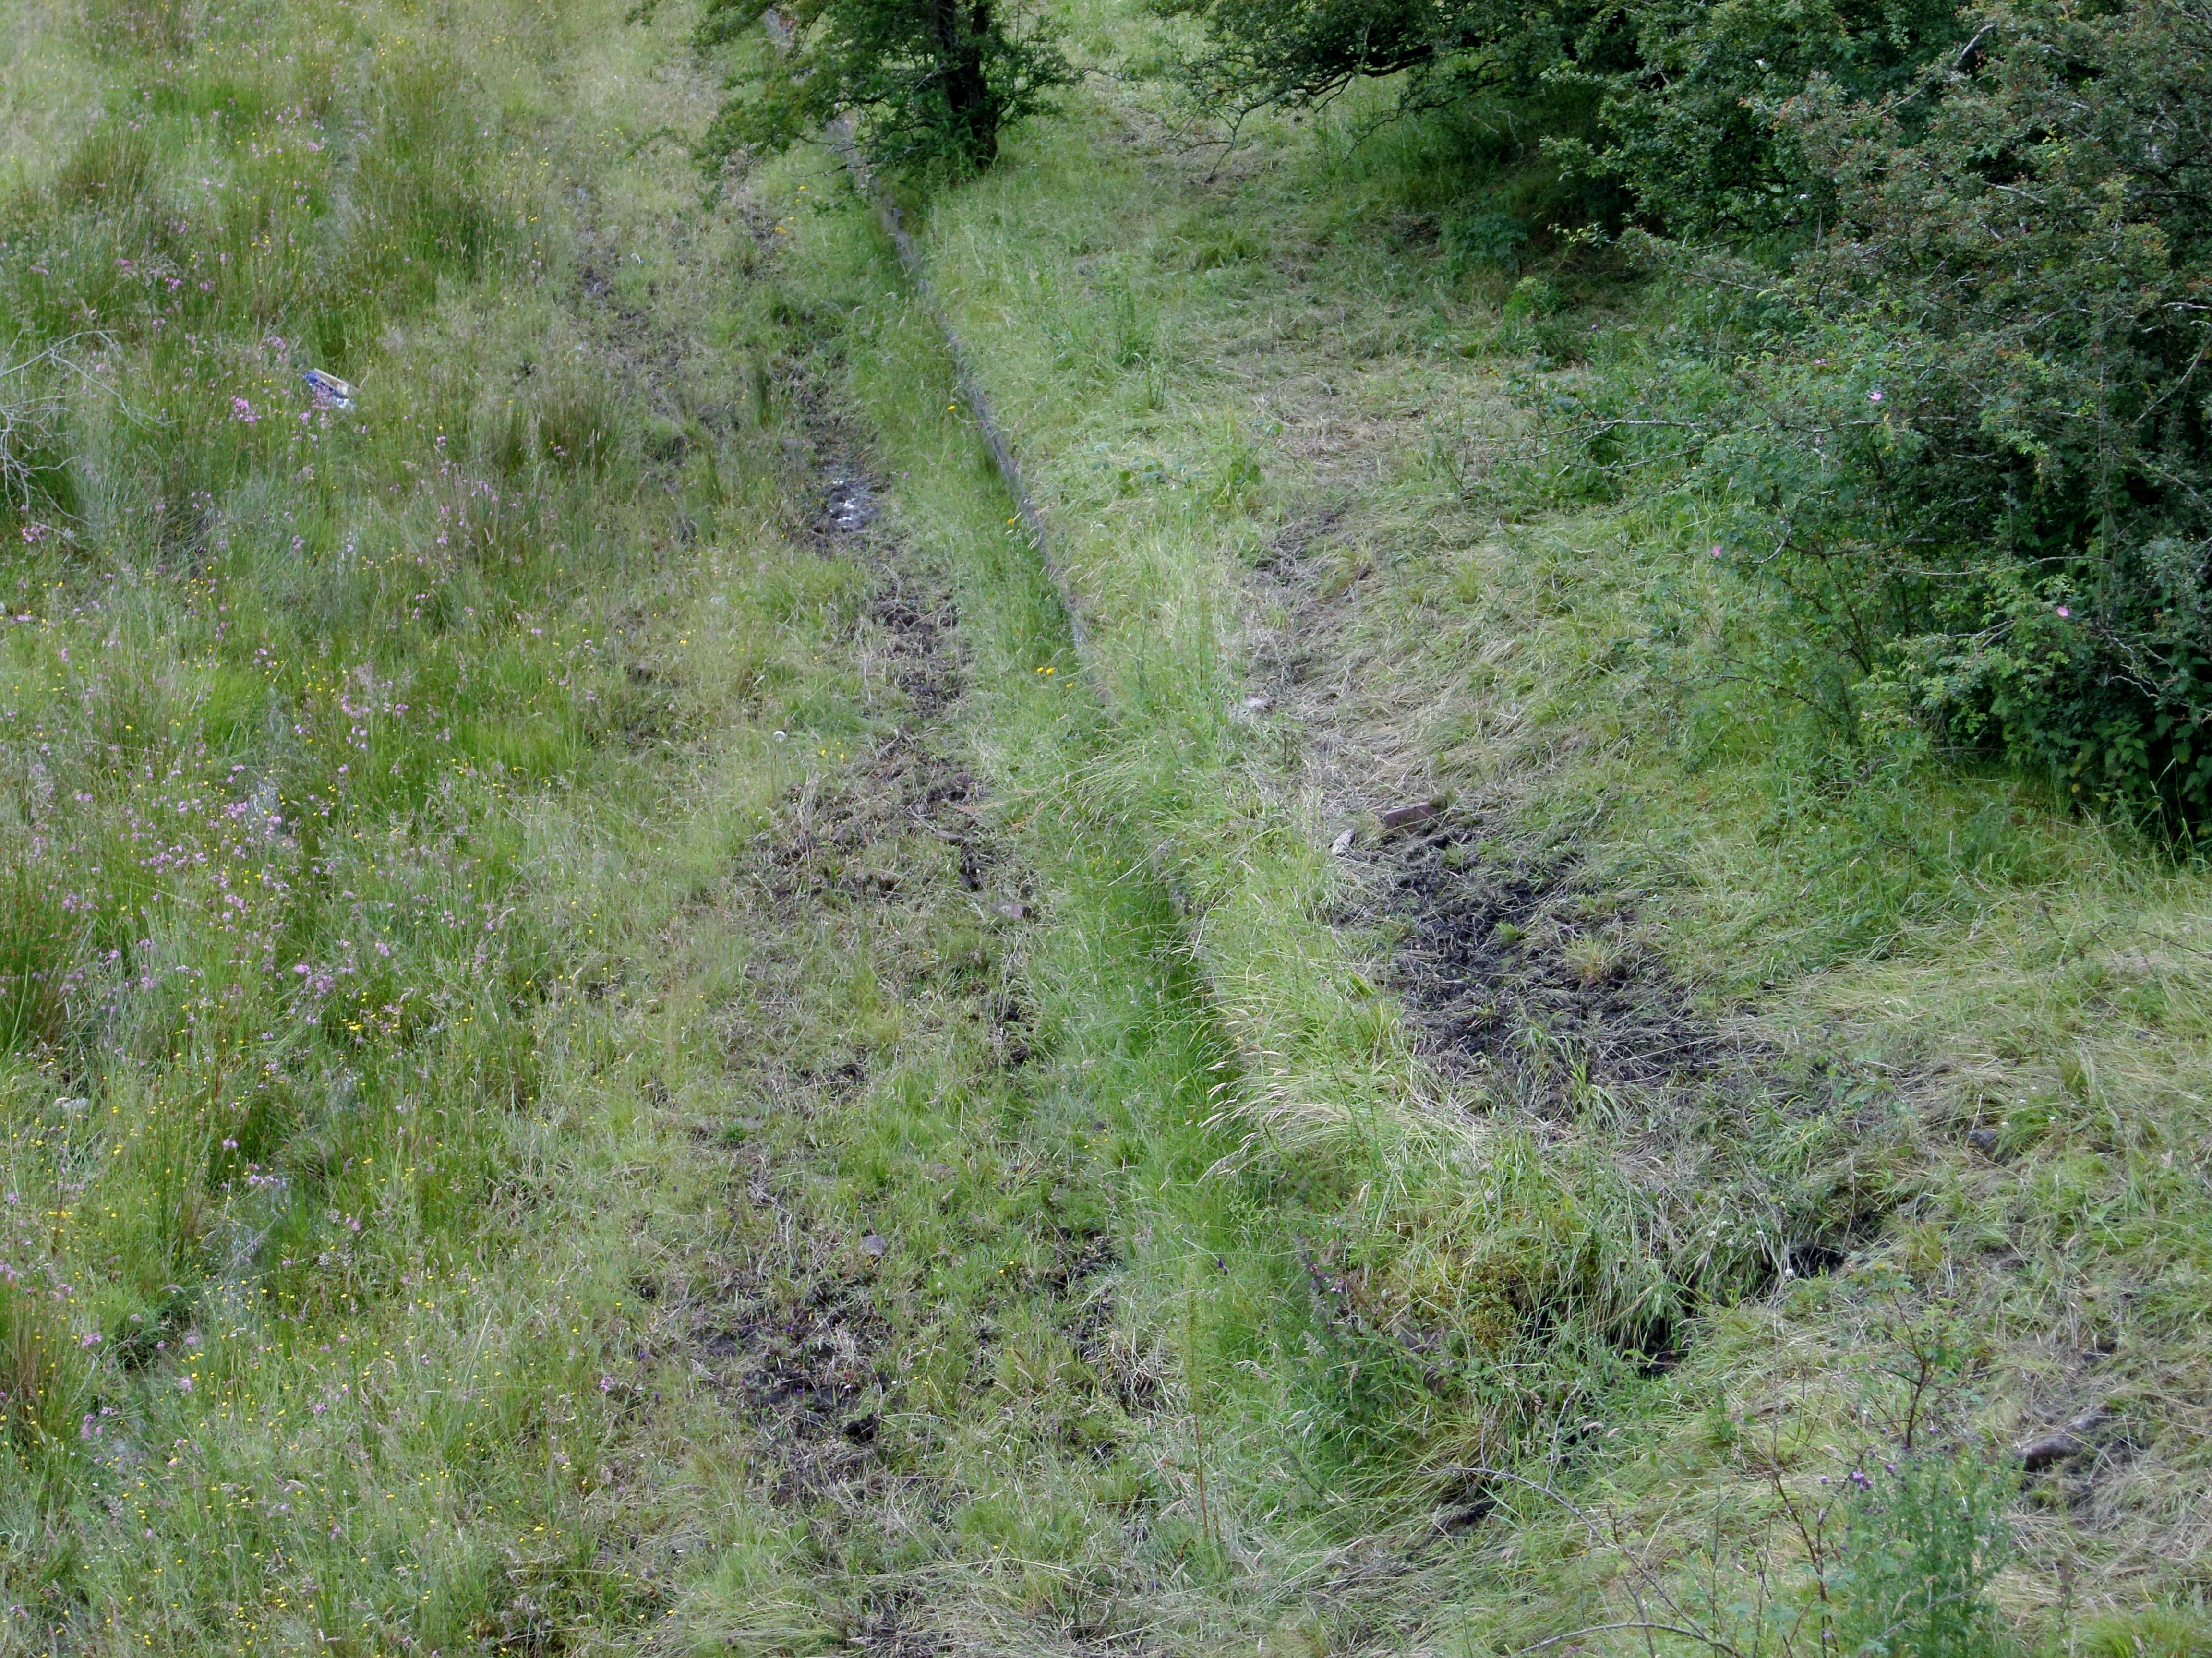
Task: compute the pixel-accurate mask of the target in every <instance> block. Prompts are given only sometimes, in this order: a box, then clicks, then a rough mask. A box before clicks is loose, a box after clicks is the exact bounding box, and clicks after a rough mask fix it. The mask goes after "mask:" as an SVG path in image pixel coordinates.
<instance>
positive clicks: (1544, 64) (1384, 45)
mask: <svg viewBox="0 0 2212 1658" xmlns="http://www.w3.org/2000/svg"><path fill="white" fill-rule="evenodd" d="M1160 3H1161V6H1162V9H1164V10H1166V11H1169V12H1172V13H1181V14H1185V15H1194V16H1196V17H1197V18H1198V19H1199V20H1200V21H1202V22H1203V23H1204V24H1205V25H1206V27H1207V29H1208V32H1209V33H1208V39H1209V41H1210V44H1209V45H1208V46H1206V48H1205V49H1204V50H1202V51H1200V52H1197V53H1195V54H1194V56H1193V58H1192V60H1191V62H1190V63H1189V64H1188V69H1189V71H1190V73H1191V75H1192V76H1194V79H1195V80H1196V82H1198V83H1199V85H1200V87H1201V88H1203V89H1204V91H1205V93H1206V96H1207V97H1208V98H1209V99H1211V100H1214V101H1215V103H1216V105H1217V106H1219V107H1228V108H1243V107H1253V106H1261V105H1265V104H1270V103H1272V104H1276V105H1293V106H1295V105H1299V104H1313V103H1318V102H1321V101H1324V100H1327V99H1328V98H1330V97H1333V96H1334V95H1335V94H1337V93H1339V92H1340V91H1341V90H1343V89H1344V88H1345V87H1346V85H1347V84H1348V83H1349V82H1351V81H1352V80H1353V79H1355V78H1357V77H1359V76H1368V75H1374V74H1378V73H1385V72H1389V73H1401V74H1402V76H1403V78H1402V80H1401V86H1402V88H1404V94H1403V95H1404V96H1405V98H1406V99H1407V101H1408V102H1409V103H1413V104H1418V105H1420V106H1426V107H1431V108H1433V107H1438V106H1447V107H1449V106H1454V105H1455V104H1456V105H1457V106H1459V107H1461V108H1462V109H1466V110H1470V111H1476V112H1482V111H1487V112H1488V113H1489V116H1490V117H1491V118H1492V125H1498V124H1499V123H1500V122H1501V121H1502V122H1504V125H1506V126H1509V127H1510V126H1513V125H1514V124H1516V123H1518V124H1519V126H1518V128H1517V129H1516V130H1518V131H1522V132H1525V133H1526V134H1527V135H1528V137H1527V139H1526V142H1527V143H1528V149H1529V151H1530V153H1531V155H1543V156H1545V157H1546V164H1547V166H1548V167H1551V168H1553V169H1555V170H1558V171H1559V172H1561V173H1564V174H1565V177H1566V178H1567V179H1570V180H1574V181H1578V187H1577V188H1571V189H1563V190H1553V191H1551V192H1549V195H1548V197H1547V200H1548V201H1550V202H1551V203H1554V204H1555V205H1558V206H1560V207H1563V208H1565V210H1566V215H1563V216H1568V215H1571V214H1573V213H1574V211H1575V210H1577V209H1579V210H1580V211H1581V215H1582V218H1583V222H1582V223H1581V224H1580V225H1578V226H1563V225H1547V226H1529V227H1524V228H1523V229H1525V230H1528V231H1533V232H1534V233H1536V234H1538V235H1539V236H1540V237H1541V235H1542V234H1543V233H1544V232H1546V231H1547V230H1558V229H1561V228H1578V229H1581V230H1583V232H1585V233H1594V234H1595V236H1596V238H1597V239H1599V240H1605V241H1608V242H1611V243H1612V244H1613V245H1614V246H1616V247H1620V248H1622V249H1625V250H1626V252H1629V253H1631V254H1632V255H1633V256H1634V257H1636V258H1638V259H1639V260H1640V261H1641V262H1643V263H1644V264H1645V265H1646V266H1647V267H1649V268H1650V269H1652V270H1656V272H1658V273H1659V274H1660V275H1661V276H1662V277H1664V278H1666V279H1667V280H1668V282H1670V283H1671V285H1672V297H1671V298H1670V299H1669V300H1668V303H1667V304H1666V305H1665V306H1664V307H1662V312H1663V313H1670V314H1671V316H1672V318H1673V323H1672V325H1670V326H1668V327H1667V328H1665V329H1664V330H1662V331H1660V333H1659V334H1658V335H1657V336H1656V337H1655V338H1650V339H1648V340H1647V341H1646V343H1645V346H1644V349H1642V350H1640V351H1635V352H1631V353H1629V354H1627V355H1626V360H1625V361H1621V362H1617V363H1616V364H1614V365H1613V366H1612V367H1609V368H1608V369H1607V371H1606V372H1602V373H1598V372H1592V373H1589V374H1584V375H1583V376H1581V377H1579V379H1578V380H1577V382H1576V383H1575V384H1574V385H1573V386H1571V387H1570V388H1568V395H1566V396H1565V398H1562V397H1561V396H1560V395H1559V392H1560V389H1561V388H1560V387H1559V385H1558V384H1557V382H1556V381H1554V382H1553V383H1552V384H1550V385H1548V386H1547V387H1546V392H1545V401H1546V406H1547V410H1548V417H1549V419H1550V421H1551V422H1552V424H1553V432H1554V435H1555V436H1556V437H1558V438H1559V439H1560V440H1563V442H1564V448H1565V453H1566V454H1567V456H1568V457H1570V464H1569V465H1567V466H1566V467H1565V469H1564V471H1565V477H1567V478H1568V480H1569V481H1570V483H1571V485H1572V487H1573V490H1574V492H1575V493H1577V494H1579V495H1583V496H1585V497H1588V496H1589V495H1593V494H1595V495H1598V496H1599V497H1601V498H1608V499H1618V498H1620V497H1621V496H1623V495H1651V494H1654V493H1665V492H1674V493H1676V494H1678V495H1680V497H1681V499H1682V501H1684V503H1685V504H1686V505H1687V506H1688V507H1690V509H1691V510H1690V511H1688V512H1687V513H1684V514H1681V515H1680V518H1681V520H1682V521H1686V522H1695V523H1697V524H1699V525H1700V526H1701V527H1702V526H1708V525H1710V526H1711V527H1712V528H1713V530H1714V533H1713V534H1712V535H1711V537H1710V541H1709V542H1708V540H1707V538H1706V537H1705V536H1704V535H1702V534H1701V535H1700V536H1699V546H1698V548H1697V551H1698V554H1699V556H1700V557H1704V556H1707V555H1708V552H1709V550H1710V552H1711V553H1713V554H1717V556H1718V557H1719V558H1720V559H1721V560H1723V562H1725V563H1727V564H1728V565H1729V566H1731V567H1733V568H1735V569H1736V570H1738V571H1739V572H1741V574H1742V575H1743V576H1744V577H1745V578H1746V579H1747V580H1750V581H1752V582H1753V583H1756V584H1758V585H1759V586H1761V587H1763V588H1765V590H1766V591H1767V592H1768V593H1769V594H1770V596H1771V598H1772V599H1773V601H1775V602H1772V603H1770V604H1762V605H1759V606H1756V607H1753V609H1755V610H1756V613H1757V614H1759V616H1762V617H1764V618H1765V622H1764V624H1763V629H1762V631H1763V637H1762V640H1761V641H1760V644H1759V649H1758V650H1757V652H1756V653H1755V654H1756V657H1757V663H1758V666H1759V669H1760V670H1761V671H1764V672H1765V673H1766V674H1768V675H1769V676H1771V678H1772V680H1773V682H1774V684H1775V689H1777V691H1778V694H1780V695H1784V696H1786V697H1787V698H1788V699H1789V700H1790V701H1795V702H1797V703H1800V704H1802V705H1803V706H1805V707H1808V708H1813V709H1816V710H1818V711H1819V712H1818V717H1819V719H1820V721H1822V722H1823V723H1825V724H1826V725H1827V726H1829V727H1830V728H1831V732H1832V736H1833V737H1834V738H1836V739H1838V742H1839V743H1840V744H1841V745H1842V747H1843V748H1844V750H1847V751H1863V750H1864V749H1865V748H1866V747H1867V746H1868V745H1869V744H1884V745H1887V744H1893V743H1895V742H1897V741H1898V740H1899V739H1902V740H1903V741H1904V742H1905V743H1906V744H1908V745H1918V746H1920V747H1922V748H1923V749H1925V750H1932V751H1935V752H1937V753H1940V754H1944V755H1948V756H1954V757H1965V756H1980V757H1983V758H1991V759H1998V760H2002V762H2007V763H2009V764H2011V765H2014V766H2016V767H2019V768H2026V769H2027V770H2030V771H2032V772H2033V773H2035V774H2038V775H2039V776H2042V777H2044V778H2046V779H2048V780H2050V782H2051V786H2053V788H2054V789H2055V791H2056V792H2057V794H2058V795H2060V796H2061V797H2062V798H2063V799H2065V800H2066V801H2068V802H2069V803H2071V804H2074V805H2080V806H2083V807H2092V808H2097V809H2101V810H2107V811H2116V812H2118V813H2121V814H2124V815H2126V816H2129V817H2136V818H2138V819H2143V820H2148V821H2152V822H2155V823H2159V824H2160V825H2161V826H2162V827H2164V828H2165V829H2166V830H2168V831H2169V832H2172V833H2175V834H2178V835H2189V836H2193V835H2196V834H2197V833H2198V832H2199V829H2200V826H2201V825H2202V824H2203V823H2204V822H2205V821H2206V820H2207V819H2208V817H2212V631H2208V629H2212V623H2208V619H2207V608H2206V584H2207V580H2208V560H2212V516H2208V514H2212V437H2209V436H2208V428H2212V253H2208V234H2207V233H2208V227H2212V6H2208V4H2207V3H2206V0H2126V3H2120V4H2098V5H2089V6H2075V7H2068V6H2060V5H2055V4H2048V3H2043V0H1995V3H1972V4H1966V5H1960V4H1957V3H1954V0H1826V3H1821V0H1729V3H1722V4H1704V3H1696V4H1692V3H1689V0H1627V3H1625V4H1624V3H1615V0H1552V3H1548V4H1543V5H1538V6H1535V7H1504V6H1499V5H1497V4H1495V3H1494V0H1417V3H1407V0H1331V3H1328V4H1325V5H1320V6H1302V7H1294V6H1287V5H1284V4H1281V3H1279V0H1160ZM1474 211H1475V212H1476V215H1477V217H1480V206H1479V204H1478V206H1477V208H1476V209H1475V210H1474ZM1482 222H1483V223H1484V224H1485V225H1488V223H1489V222H1488V220H1482ZM1446 229H1447V233H1448V234H1447V238H1446V240H1447V241H1448V242H1449V240H1450V237H1449V229H1450V227H1449V225H1448V226H1447V227H1446ZM1494 229H1495V227H1492V230H1493V231H1494ZM1489 240H1491V241H1495V242H1498V243H1499V244H1500V245H1501V246H1503V245H1508V244H1510V245H1513V246H1516V247H1517V246H1520V245H1521V243H1522V240H1525V239H1524V238H1522V237H1520V236H1518V235H1505V236H1500V235H1498V234H1490V236H1489ZM1554 246H1557V242H1556V240H1555V242H1554Z"/></svg>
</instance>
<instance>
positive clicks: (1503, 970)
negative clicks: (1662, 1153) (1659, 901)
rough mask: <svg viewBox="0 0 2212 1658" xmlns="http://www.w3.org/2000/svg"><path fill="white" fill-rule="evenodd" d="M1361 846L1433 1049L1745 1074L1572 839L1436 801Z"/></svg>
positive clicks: (1682, 1079)
mask: <svg viewBox="0 0 2212 1658" xmlns="http://www.w3.org/2000/svg"><path fill="white" fill-rule="evenodd" d="M1355 855H1359V856H1361V857H1362V858H1363V861H1365V862H1367V863H1369V864H1370V866H1371V867H1373V868H1374V869H1375V871H1376V873H1377V874H1378V875H1379V877H1380V881H1379V882H1378V887H1379V889H1380V890H1379V893H1378V894H1377V896H1379V897H1380V899H1381V901H1382V905H1383V909H1384V911H1385V913H1386V914H1388V915H1389V916H1390V917H1391V918H1392V919H1393V920H1395V923H1396V924H1397V927H1398V929H1399V937H1398V940H1397V945H1396V949H1395V954H1394V956H1393V957H1392V963H1391V976H1392V979H1393V981H1394V987H1395V989H1396V990H1397V992H1398V993H1399V994H1400V996H1401V998H1402V999H1404V1002H1405V1005H1406V1008H1407V1015H1408V1017H1409V1018H1410V1019H1411V1021H1412V1023H1413V1026H1414V1028H1415V1029H1416V1030H1417V1031H1419V1033H1420V1036H1421V1039H1422V1045H1423V1047H1424V1048H1425V1049H1426V1051H1427V1052H1428V1053H1429V1054H1430V1055H1431V1058H1432V1059H1435V1060H1438V1061H1440V1062H1442V1063H1443V1064H1444V1065H1445V1066H1448V1067H1451V1068H1456V1069H1462V1070H1465V1069H1474V1070H1490V1071H1495V1070H1498V1069H1501V1068H1502V1069H1504V1070H1507V1071H1510V1072H1512V1073H1514V1074H1515V1075H1516V1076H1518V1077H1521V1078H1524V1079H1528V1078H1534V1077H1536V1076H1538V1075H1543V1074H1549V1073H1558V1075H1557V1076H1555V1077H1553V1086H1551V1087H1549V1088H1545V1089H1540V1090H1537V1092H1538V1096H1539V1097H1549V1096H1553V1095H1556V1094H1557V1093H1558V1092H1559V1088H1560V1087H1562V1086H1564V1085H1565V1081H1566V1079H1567V1078H1574V1079H1576V1080H1577V1081H1579V1083H1581V1084H1583V1085H1584V1086H1586V1087H1587V1086H1595V1087H1597V1088H1601V1089H1613V1090H1632V1091H1636V1092H1645V1091H1650V1090H1673V1089H1679V1088H1684V1087H1699V1086H1707V1087H1709V1086H1711V1085H1712V1084H1715V1083H1716V1082H1717V1081H1718V1080H1720V1079H1721V1078H1724V1077H1726V1078H1733V1079H1735V1081H1736V1082H1739V1083H1741V1082H1743V1081H1745V1080H1747V1078H1746V1077H1745V1076H1744V1075H1743V1073H1744V1072H1745V1071H1746V1067H1747V1064H1748V1063H1749V1062H1750V1060H1753V1058H1754V1057H1755V1056H1753V1055H1752V1054H1748V1053H1747V1051H1746V1049H1745V1047H1744V1044H1743V1043H1742V1042H1741V1041H1740V1040H1738V1041H1731V1040H1730V1039H1729V1037H1727V1036H1726V1035H1723V1031H1722V1029H1720V1027H1719V1026H1718V1024H1717V1023H1716V1022H1715V1021H1714V1020H1713V1018H1712V1017H1711V1016H1710V1015H1708V1014H1706V1013H1705V1012H1704V1011H1702V1010H1700V1009H1699V1007H1698V1005H1697V1004H1696V999H1695V997H1694V996H1693V994H1692V990H1691V987H1689V986H1688V985H1687V984H1686V983H1684V982H1683V981H1681V980H1680V978H1679V977H1678V976H1677V975H1675V974H1674V972H1673V971H1672V970H1671V969H1669V967H1668V964H1667V963H1666V962H1665V961H1664V960H1663V959H1662V958H1661V957H1660V956H1659V955H1658V953H1657V952H1656V950H1652V949H1651V948H1650V945H1649V944H1646V943H1644V940H1643V938H1641V937H1640V936H1639V935H1638V930H1637V920H1636V915H1635V912H1634V908H1633V906H1632V903H1630V902H1628V901H1626V900H1625V899H1623V898H1621V897H1620V896H1617V895H1613V894H1609V893H1607V892H1606V891H1605V890H1603V889H1602V888H1601V887H1600V886H1598V885H1596V884H1593V883H1591V882H1589V881H1587V880H1586V879H1585V878H1583V869H1582V865H1581V860H1580V859H1578V858H1577V855H1576V853H1575V851H1574V849H1573V848H1572V847H1560V846H1549V847H1547V846H1541V845H1534V844H1530V843H1528V842H1526V841H1515V840H1512V839H1510V838H1508V837H1507V836H1504V835H1500V834H1499V833H1498V832H1497V830H1496V829H1495V827H1494V826H1492V825H1491V824H1487V823H1483V822H1481V821H1480V820H1469V819H1466V818H1458V817H1453V816H1452V815H1450V814H1438V815H1437V817H1432V818H1431V819H1430V820H1429V821H1428V822H1427V823H1424V824H1420V825H1419V826H1417V827H1414V828H1413V829H1410V830H1409V831H1407V832H1402V833H1400V834H1398V835H1395V836H1391V837H1389V838H1388V839H1386V840H1384V841H1383V843H1382V844H1381V845H1380V846H1378V847H1375V848H1373V849H1372V850H1371V851H1370V852H1369V853H1364V854H1355Z"/></svg>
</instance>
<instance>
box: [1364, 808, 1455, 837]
mask: <svg viewBox="0 0 2212 1658" xmlns="http://www.w3.org/2000/svg"><path fill="white" fill-rule="evenodd" d="M1442 811H1443V808H1442V807H1441V806H1439V805H1437V803H1436V802H1435V801H1433V800H1409V801H1407V803H1406V804H1405V805H1402V806H1393V807H1391V808H1390V809H1389V811H1384V812H1378V813H1377V814H1376V822H1377V823H1381V824H1382V825H1383V833H1384V834H1385V835H1391V834H1395V832H1396V831H1398V830H1399V829H1412V828H1413V827H1415V826H1416V825H1418V824H1421V823H1427V822H1428V821H1429V820H1430V819H1431V818H1432V817H1437V816H1438V815H1439V814H1440V813H1441V812H1442Z"/></svg>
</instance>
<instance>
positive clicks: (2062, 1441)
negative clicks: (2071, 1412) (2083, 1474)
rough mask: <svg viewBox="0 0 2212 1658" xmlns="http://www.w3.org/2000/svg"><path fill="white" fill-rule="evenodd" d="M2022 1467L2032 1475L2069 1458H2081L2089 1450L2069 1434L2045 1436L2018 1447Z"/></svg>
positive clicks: (2015, 1448)
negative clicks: (2040, 1469)
mask: <svg viewBox="0 0 2212 1658" xmlns="http://www.w3.org/2000/svg"><path fill="white" fill-rule="evenodd" d="M2087 1449H2088V1447H2087V1445H2084V1444H2083V1443H2082V1442H2081V1441H2080V1440H2078V1439H2076V1438H2075V1436H2073V1435H2072V1434H2069V1433H2051V1434H2044V1435H2041V1436H2039V1437H2037V1438H2034V1439H2030V1440H2027V1441H2026V1442H2022V1443H2021V1444H2019V1445H2016V1446H2015V1447H2014V1450H2015V1452H2016V1453H2017V1454H2018V1455H2019V1457H2020V1461H2021V1467H2024V1468H2026V1469H2027V1471H2028V1472H2029V1473H2035V1472H2036V1471H2037V1470H2038V1469H2039V1468H2047V1467H2051V1465H2052V1464H2053V1463H2057V1462H2063V1461H2066V1459H2067V1458H2068V1457H2069V1456H2079V1455H2081V1453H2082V1452H2083V1451H2086V1450H2087Z"/></svg>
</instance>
